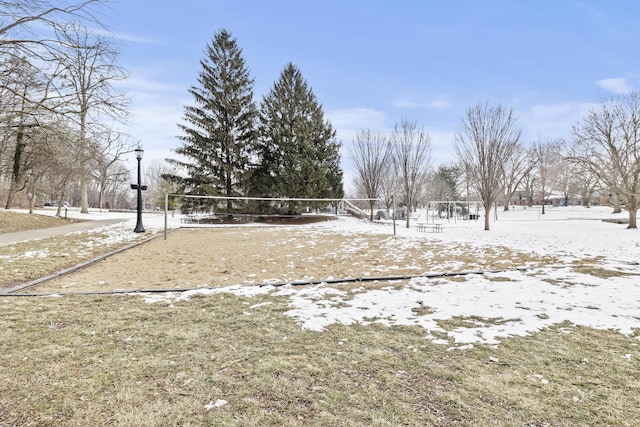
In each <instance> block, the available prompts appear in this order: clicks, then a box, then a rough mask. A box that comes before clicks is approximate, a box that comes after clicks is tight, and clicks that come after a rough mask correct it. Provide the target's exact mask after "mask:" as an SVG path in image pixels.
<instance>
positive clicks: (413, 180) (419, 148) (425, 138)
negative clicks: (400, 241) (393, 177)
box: [389, 118, 431, 228]
mask: <svg viewBox="0 0 640 427" xmlns="http://www.w3.org/2000/svg"><path fill="white" fill-rule="evenodd" d="M389 153H390V155H391V158H392V159H393V166H394V170H395V172H396V173H397V174H398V178H399V180H400V185H401V189H402V196H403V198H404V202H405V204H406V207H407V215H406V227H407V228H409V226H410V221H409V216H410V215H409V213H410V212H411V209H413V207H414V203H415V199H416V195H417V194H418V192H419V190H420V187H421V186H422V185H425V184H426V178H427V176H428V173H429V167H430V161H431V136H430V135H429V134H428V133H427V132H425V131H424V129H422V128H420V129H419V128H418V126H417V124H416V122H415V121H410V120H408V119H406V118H405V119H402V120H401V121H400V123H396V124H395V126H394V127H393V132H392V133H391V139H390V142H389Z"/></svg>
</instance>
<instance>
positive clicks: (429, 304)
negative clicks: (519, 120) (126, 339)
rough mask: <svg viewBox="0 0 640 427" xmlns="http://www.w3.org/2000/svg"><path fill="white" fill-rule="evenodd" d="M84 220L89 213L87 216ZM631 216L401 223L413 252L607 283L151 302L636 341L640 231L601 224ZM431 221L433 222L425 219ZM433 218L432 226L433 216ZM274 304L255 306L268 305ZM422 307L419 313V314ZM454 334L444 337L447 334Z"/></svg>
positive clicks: (521, 212)
mask: <svg viewBox="0 0 640 427" xmlns="http://www.w3.org/2000/svg"><path fill="white" fill-rule="evenodd" d="M77 215H80V214H79V213H78V214H77ZM114 215H115V216H117V215H123V219H124V222H122V223H120V224H117V225H115V226H110V228H112V229H113V230H114V235H117V234H122V233H120V232H116V231H115V230H117V229H118V228H122V227H125V228H133V225H134V224H135V213H128V214H110V213H107V212H102V213H92V214H90V215H89V216H86V215H85V216H83V218H89V217H90V218H93V219H100V218H104V219H106V218H111V217H113V216H114ZM626 218H627V213H626V212H625V213H622V214H616V215H612V214H611V208H608V207H592V208H584V207H558V208H547V211H546V213H545V214H544V215H542V214H541V213H540V210H539V208H529V209H523V208H516V210H513V211H509V212H502V211H499V212H498V220H497V221H495V220H493V218H492V221H491V230H490V231H484V230H483V221H482V220H479V221H471V222H468V221H454V220H453V219H451V220H447V219H441V220H438V221H437V222H440V223H442V224H443V228H444V231H443V233H435V234H434V233H420V232H418V231H416V230H415V228H413V227H412V228H410V229H406V228H404V223H403V222H398V223H396V233H397V236H398V239H405V240H406V245H405V246H404V247H405V248H406V249H407V250H412V242H415V241H417V239H423V238H426V239H434V240H437V241H440V242H443V243H451V245H452V246H457V244H458V243H464V244H467V245H472V246H473V247H474V250H476V249H479V250H482V248H485V247H495V246H503V247H509V248H512V249H515V250H518V251H526V252H530V253H534V254H538V255H553V256H556V257H557V258H559V259H560V260H562V261H563V262H571V261H575V260H585V259H593V258H599V261H597V264H596V266H598V267H601V268H604V269H607V270H611V271H615V272H618V274H614V275H613V276H612V277H608V278H598V277H595V276H593V275H588V274H584V273H581V272H579V271H577V270H576V269H575V268H572V267H568V266H567V267H556V268H545V269H539V270H530V271H518V270H513V271H505V272H499V273H491V274H470V275H466V276H461V279H462V278H463V279H464V280H458V281H450V280H447V279H444V278H438V279H433V278H431V279H427V278H415V279H411V280H408V281H406V283H405V284H404V286H401V287H398V286H393V287H392V286H389V287H387V288H382V289H376V290H367V288H366V287H365V286H362V287H360V288H358V289H355V290H349V291H346V290H344V287H342V289H341V287H340V285H327V284H322V285H317V286H306V287H305V286H299V287H292V286H285V287H271V286H263V287H259V286H241V285H237V286H228V287H221V288H216V289H203V290H198V291H189V292H184V293H182V294H177V293H176V294H158V295H148V296H146V300H147V301H148V302H150V303H153V302H158V301H166V302H171V301H174V300H177V299H188V298H190V297H191V296H192V295H193V294H194V293H220V292H231V293H235V294H239V295H243V296H247V297H254V296H255V297H257V296H260V295H262V296H269V295H272V296H280V297H285V298H288V300H289V304H290V306H291V309H290V310H289V311H288V312H287V313H286V314H287V315H289V316H291V317H293V318H295V319H296V321H298V322H299V324H300V325H301V327H302V328H307V329H311V330H316V331H321V330H322V329H323V328H325V327H327V326H328V325H331V324H334V323H341V324H353V323H356V322H357V323H361V324H367V323H372V322H375V323H382V324H385V325H389V326H391V325H417V326H422V327H423V328H424V329H425V335H426V337H427V338H429V339H431V340H432V341H434V342H436V343H442V344H447V343H451V342H454V343H455V344H456V346H454V347H452V348H459V347H460V346H464V345H472V344H473V343H497V342H499V340H500V338H501V337H507V336H512V335H527V334H530V333H532V332H535V331H538V330H540V329H541V328H545V327H548V326H550V325H554V324H559V323H562V322H564V321H569V322H571V323H573V324H575V325H584V326H589V327H593V328H601V329H613V330H618V331H620V332H621V333H624V334H632V333H633V332H634V329H636V328H640V265H639V264H638V262H639V261H640V230H628V229H626V225H620V224H614V223H610V222H604V221H602V219H626ZM164 220H165V217H164V215H163V214H162V213H160V214H155V213H154V214H145V215H144V216H143V222H144V225H145V228H146V229H147V231H150V232H156V233H158V232H162V229H163V227H164ZM421 221H424V218H423V219H422V220H421ZM429 221H433V220H432V219H429ZM167 222H168V226H169V227H177V226H179V225H180V218H179V216H178V215H176V216H175V217H172V216H170V215H169V216H168V218H167ZM304 227H309V228H311V229H313V231H314V233H313V235H316V236H317V235H320V234H321V232H322V231H323V230H331V231H333V232H339V233H344V234H350V233H362V232H366V233H382V234H387V235H389V234H392V233H393V226H392V224H391V223H389V222H388V223H374V224H371V223H368V222H366V221H359V220H356V219H353V218H340V220H339V221H331V222H326V223H319V224H313V225H308V226H304ZM265 304H268V302H266V303H265V302H263V301H262V299H260V302H258V303H256V304H255V305H253V306H251V308H250V310H257V309H260V307H264V306H265ZM412 309H413V310H412ZM458 317H459V318H462V319H463V322H464V326H463V327H458V328H455V329H453V330H448V329H447V330H445V329H443V328H442V327H440V326H439V324H438V321H439V320H448V319H452V318H458ZM444 334H446V335H447V336H448V339H447V340H443V339H442V337H443V335H444Z"/></svg>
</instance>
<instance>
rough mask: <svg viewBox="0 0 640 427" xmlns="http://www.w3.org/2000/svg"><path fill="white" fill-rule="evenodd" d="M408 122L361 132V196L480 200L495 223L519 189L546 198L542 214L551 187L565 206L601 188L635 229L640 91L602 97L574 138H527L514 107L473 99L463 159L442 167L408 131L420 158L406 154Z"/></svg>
mask: <svg viewBox="0 0 640 427" xmlns="http://www.w3.org/2000/svg"><path fill="white" fill-rule="evenodd" d="M407 129H415V123H411V122H408V121H406V120H403V121H402V123H400V124H399V125H396V126H395V127H394V130H393V132H392V134H391V137H389V138H387V137H386V136H384V135H382V134H379V133H375V132H372V131H371V130H364V131H361V132H360V133H359V134H358V136H357V138H356V141H355V142H354V145H353V148H352V150H351V157H352V162H353V164H354V167H355V169H356V178H355V185H356V188H357V191H358V192H359V194H360V195H362V196H364V197H367V198H370V199H383V200H385V201H386V203H387V206H388V204H389V201H390V199H391V197H392V195H393V194H400V195H402V197H403V200H402V202H403V203H404V204H405V205H406V206H407V207H408V208H409V209H410V210H411V209H413V208H415V207H416V206H417V205H419V204H426V203H427V202H428V201H430V200H438V201H442V200H463V199H464V200H478V201H480V202H481V203H482V205H483V206H484V210H485V215H484V228H485V230H489V226H490V221H489V220H490V210H491V209H492V208H496V209H497V206H498V205H500V204H502V205H504V209H505V210H508V209H509V205H510V203H512V201H513V200H514V198H515V197H516V194H517V199H516V200H518V202H519V203H523V204H524V203H526V204H527V205H529V206H531V205H533V203H534V202H536V201H537V202H538V203H540V204H541V205H542V213H543V214H544V213H545V203H546V201H547V199H548V198H549V197H550V195H551V194H555V195H560V197H561V198H562V199H563V200H564V204H565V205H569V204H570V200H571V199H573V198H574V197H575V196H579V198H580V199H581V200H582V201H583V202H584V203H585V204H587V205H588V204H589V203H590V200H591V199H592V197H593V196H594V195H595V194H599V195H600V196H601V197H602V198H606V200H608V201H609V202H610V203H611V205H612V206H613V208H614V212H620V211H621V209H622V207H624V208H626V209H627V210H628V213H629V220H628V228H636V227H637V224H636V216H637V211H638V208H639V205H638V203H639V197H640V93H637V92H633V93H631V94H629V95H622V96H618V97H614V98H610V99H607V100H605V101H603V102H602V103H601V105H600V106H599V107H596V108H593V109H592V110H591V111H589V112H588V113H587V114H586V115H585V117H584V118H583V119H582V120H580V121H579V122H578V123H576V124H575V125H574V126H573V130H572V134H571V140H569V141H565V140H562V139H557V140H550V139H545V138H543V137H538V139H537V140H536V141H534V142H532V143H530V144H527V145H525V144H524V143H523V141H522V129H521V127H520V126H519V125H518V122H517V117H516V116H515V114H514V112H513V110H511V109H507V108H504V107H503V106H501V105H491V104H489V103H480V104H477V105H474V106H471V107H470V108H468V109H467V111H466V113H465V116H464V117H463V119H462V120H461V121H460V125H459V127H458V130H457V132H456V133H455V137H454V147H455V153H456V161H455V162H454V163H452V164H447V165H440V167H439V168H438V169H437V170H436V171H435V172H434V171H428V169H427V168H428V164H429V162H428V156H426V157H427V158H426V159H425V158H421V159H420V160H419V161H418V160H417V159H418V157H419V156H417V155H418V153H420V152H422V151H423V150H422V149H421V148H420V147H421V145H422V144H421V142H420V139H417V138H415V137H414V138H409V140H411V141H412V143H411V144H409V146H410V147H411V149H410V150H411V152H412V153H413V157H411V156H405V155H399V153H401V152H402V149H401V148H400V147H401V144H399V143H398V136H399V135H408V134H410V133H411V132H406V130H407ZM421 132H422V133H423V131H421ZM409 158H410V159H414V160H415V163H412V161H407V159H409ZM407 183H410V184H411V185H409V186H408V185H407ZM523 198H524V199H523ZM374 203H375V202H374V201H373V200H372V201H371V206H370V208H371V212H372V215H373V206H374ZM372 218H373V216H372ZM408 226H409V219H408V216H407V227H408Z"/></svg>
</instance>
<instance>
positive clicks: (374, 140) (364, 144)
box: [349, 129, 389, 221]
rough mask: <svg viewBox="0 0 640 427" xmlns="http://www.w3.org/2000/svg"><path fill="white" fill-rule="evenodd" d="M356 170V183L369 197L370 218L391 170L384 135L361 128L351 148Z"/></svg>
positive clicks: (371, 219)
mask: <svg viewBox="0 0 640 427" xmlns="http://www.w3.org/2000/svg"><path fill="white" fill-rule="evenodd" d="M349 151H350V154H351V162H352V163H353V167H354V168H355V170H356V174H357V175H356V177H355V179H354V181H355V185H356V187H357V188H358V189H360V190H361V191H362V193H363V194H364V195H365V196H366V197H367V198H368V199H369V210H370V211H371V212H370V214H369V220H370V221H373V210H374V208H375V203H376V201H375V200H374V199H377V198H378V197H380V195H381V192H382V186H383V184H384V181H385V179H386V178H387V174H388V171H389V155H388V142H387V139H386V138H385V136H384V135H382V134H379V133H374V132H373V131H371V130H370V129H367V130H361V131H360V132H358V134H357V136H356V140H355V141H354V144H353V146H352V147H351V149H350V150H349Z"/></svg>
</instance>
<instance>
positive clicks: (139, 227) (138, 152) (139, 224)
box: [131, 147, 147, 233]
mask: <svg viewBox="0 0 640 427" xmlns="http://www.w3.org/2000/svg"><path fill="white" fill-rule="evenodd" d="M134 151H135V153H136V159H138V184H131V189H132V190H138V204H137V206H136V209H137V211H138V219H137V221H136V228H134V230H133V232H134V233H144V227H143V226H142V190H146V189H147V186H146V185H141V184H140V181H142V176H141V174H140V161H141V160H142V154H143V153H144V150H143V149H142V148H140V147H138V148H136V149H135V150H134Z"/></svg>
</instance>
